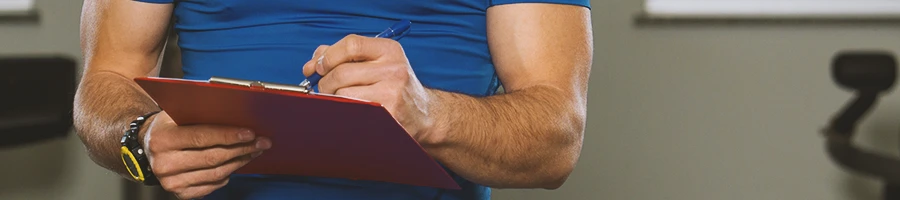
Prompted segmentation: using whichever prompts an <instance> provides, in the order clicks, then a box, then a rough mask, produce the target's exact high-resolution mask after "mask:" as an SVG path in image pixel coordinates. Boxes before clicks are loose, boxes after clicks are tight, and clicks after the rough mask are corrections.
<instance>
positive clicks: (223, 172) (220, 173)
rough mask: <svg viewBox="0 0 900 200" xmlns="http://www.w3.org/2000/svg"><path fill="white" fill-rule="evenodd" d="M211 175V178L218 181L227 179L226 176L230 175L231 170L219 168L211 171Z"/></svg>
mask: <svg viewBox="0 0 900 200" xmlns="http://www.w3.org/2000/svg"><path fill="white" fill-rule="evenodd" d="M212 173H213V174H212V178H214V179H215V180H217V181H218V180H224V179H226V178H228V175H231V170H229V169H227V168H225V167H219V168H216V169H215V170H213V171H212Z"/></svg>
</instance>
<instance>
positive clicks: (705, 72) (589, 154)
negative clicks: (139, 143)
mask: <svg viewBox="0 0 900 200" xmlns="http://www.w3.org/2000/svg"><path fill="white" fill-rule="evenodd" d="M38 4H39V5H38V6H39V7H40V8H41V9H42V11H44V12H43V20H42V21H41V23H40V24H37V25H34V24H32V25H28V24H25V25H23V24H3V23H0V55H9V54H22V53H64V54H66V55H70V56H78V55H79V53H78V52H79V50H78V36H77V34H78V15H79V11H80V4H81V2H80V1H62V0H38ZM640 4H641V0H603V1H594V2H593V6H594V10H593V15H594V16H593V19H594V28H595V32H594V34H595V36H596V39H595V48H596V54H595V57H594V60H595V62H594V70H593V74H592V77H591V78H592V79H591V81H592V82H591V88H590V92H591V93H590V104H589V113H588V115H589V116H588V117H589V121H588V127H587V128H588V129H587V133H586V136H585V146H584V150H583V154H582V158H581V160H580V162H579V165H578V167H577V169H576V171H575V173H574V174H572V176H571V178H570V179H569V182H567V183H566V185H565V186H563V188H561V189H559V190H556V191H545V190H495V195H494V197H495V199H500V200H503V199H517V200H519V199H521V200H531V199H534V200H537V199H623V200H632V199H673V200H680V199H683V200H696V199H748V200H751V199H752V200H757V199H823V200H829V199H848V200H849V199H863V200H865V199H876V196H877V193H878V187H879V184H878V182H876V181H874V180H872V179H868V178H859V177H855V176H851V175H848V174H847V173H845V172H843V171H841V170H840V169H838V168H836V167H834V165H833V164H832V163H831V162H830V161H829V160H828V158H827V157H826V156H825V154H824V151H823V146H822V138H821V137H819V135H818V133H817V130H819V128H821V127H822V126H824V125H825V123H826V122H827V120H828V119H829V118H830V116H831V115H832V114H833V113H834V112H835V111H836V110H837V109H838V108H839V107H841V106H842V105H843V103H845V102H846V101H847V99H849V97H850V94H849V93H847V92H844V91H841V90H839V89H837V88H836V86H835V85H834V84H833V83H832V81H831V80H830V76H829V72H828V64H829V60H830V57H831V56H832V55H833V53H834V52H835V51H838V50H840V49H845V48H884V49H890V50H895V51H897V50H900V48H898V47H900V37H898V35H900V26H895V25H836V24H832V25H827V24H826V25H792V24H786V25H725V26H723V25H682V26H640V27H639V26H636V25H635V24H634V23H632V22H633V20H632V16H633V15H634V14H635V13H636V12H638V11H639V9H640ZM898 52H900V51H898ZM898 98H900V95H894V96H889V97H888V98H887V99H886V100H885V102H884V104H882V105H881V106H880V107H879V109H878V110H876V111H875V112H874V113H873V115H872V116H871V117H870V118H868V120H867V121H866V122H865V123H864V124H863V125H862V126H861V129H862V133H863V137H862V138H860V139H858V141H859V142H861V143H863V144H864V145H865V146H867V147H871V148H877V149H879V150H881V151H885V152H889V153H891V154H892V155H900V153H896V152H897V149H898V148H897V146H898V145H897V144H896V141H898V132H900V130H898V129H900V127H898V122H900V103H898V100H900V99H898ZM36 156H40V157H36ZM48 157H50V158H58V160H53V159H44V158H48ZM0 161H2V163H3V164H2V165H0V199H101V200H102V199H118V197H119V195H120V194H119V186H118V184H119V183H120V182H119V181H118V180H119V179H118V177H116V176H115V175H112V174H111V173H108V172H106V171H105V170H102V169H100V168H99V167H97V166H96V165H94V164H93V163H92V162H91V161H90V160H89V159H88V158H87V157H86V156H85V154H84V149H83V147H82V146H81V145H80V143H79V142H78V140H77V138H76V137H74V135H72V137H70V138H68V139H67V140H61V141H54V142H48V143H44V144H41V145H37V146H33V147H28V148H20V149H14V150H0Z"/></svg>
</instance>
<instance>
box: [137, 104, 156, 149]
mask: <svg viewBox="0 0 900 200" xmlns="http://www.w3.org/2000/svg"><path fill="white" fill-rule="evenodd" d="M156 116H159V112H157V113H154V114H152V115H149V116H148V117H147V119H146V121H145V122H144V124H143V126H141V129H140V130H139V131H138V134H137V135H138V138H140V140H141V146H143V148H145V149H146V148H147V146H148V145H149V144H148V143H147V142H148V140H149V138H148V135H149V132H150V127H151V126H153V121H154V120H155V119H156Z"/></svg>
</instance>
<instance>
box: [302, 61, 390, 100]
mask: <svg viewBox="0 0 900 200" xmlns="http://www.w3.org/2000/svg"><path fill="white" fill-rule="evenodd" d="M397 69H405V68H402V67H392V66H385V65H383V64H377V63H344V64H341V65H338V66H337V67H335V68H334V69H333V70H331V72H329V73H328V76H324V77H322V80H321V81H319V92H320V93H325V94H334V93H335V91H337V90H339V89H341V88H345V87H353V86H366V85H372V84H375V83H377V82H379V81H381V80H384V79H385V78H389V77H392V75H393V73H397V71H400V70H397ZM402 73H407V72H405V71H404V72H402Z"/></svg>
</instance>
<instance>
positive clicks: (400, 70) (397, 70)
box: [390, 65, 409, 80]
mask: <svg viewBox="0 0 900 200" xmlns="http://www.w3.org/2000/svg"><path fill="white" fill-rule="evenodd" d="M390 73H391V75H392V76H393V77H395V78H399V79H401V80H406V79H409V71H407V69H406V68H405V67H403V66H402V65H394V66H392V67H391V68H390Z"/></svg>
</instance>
